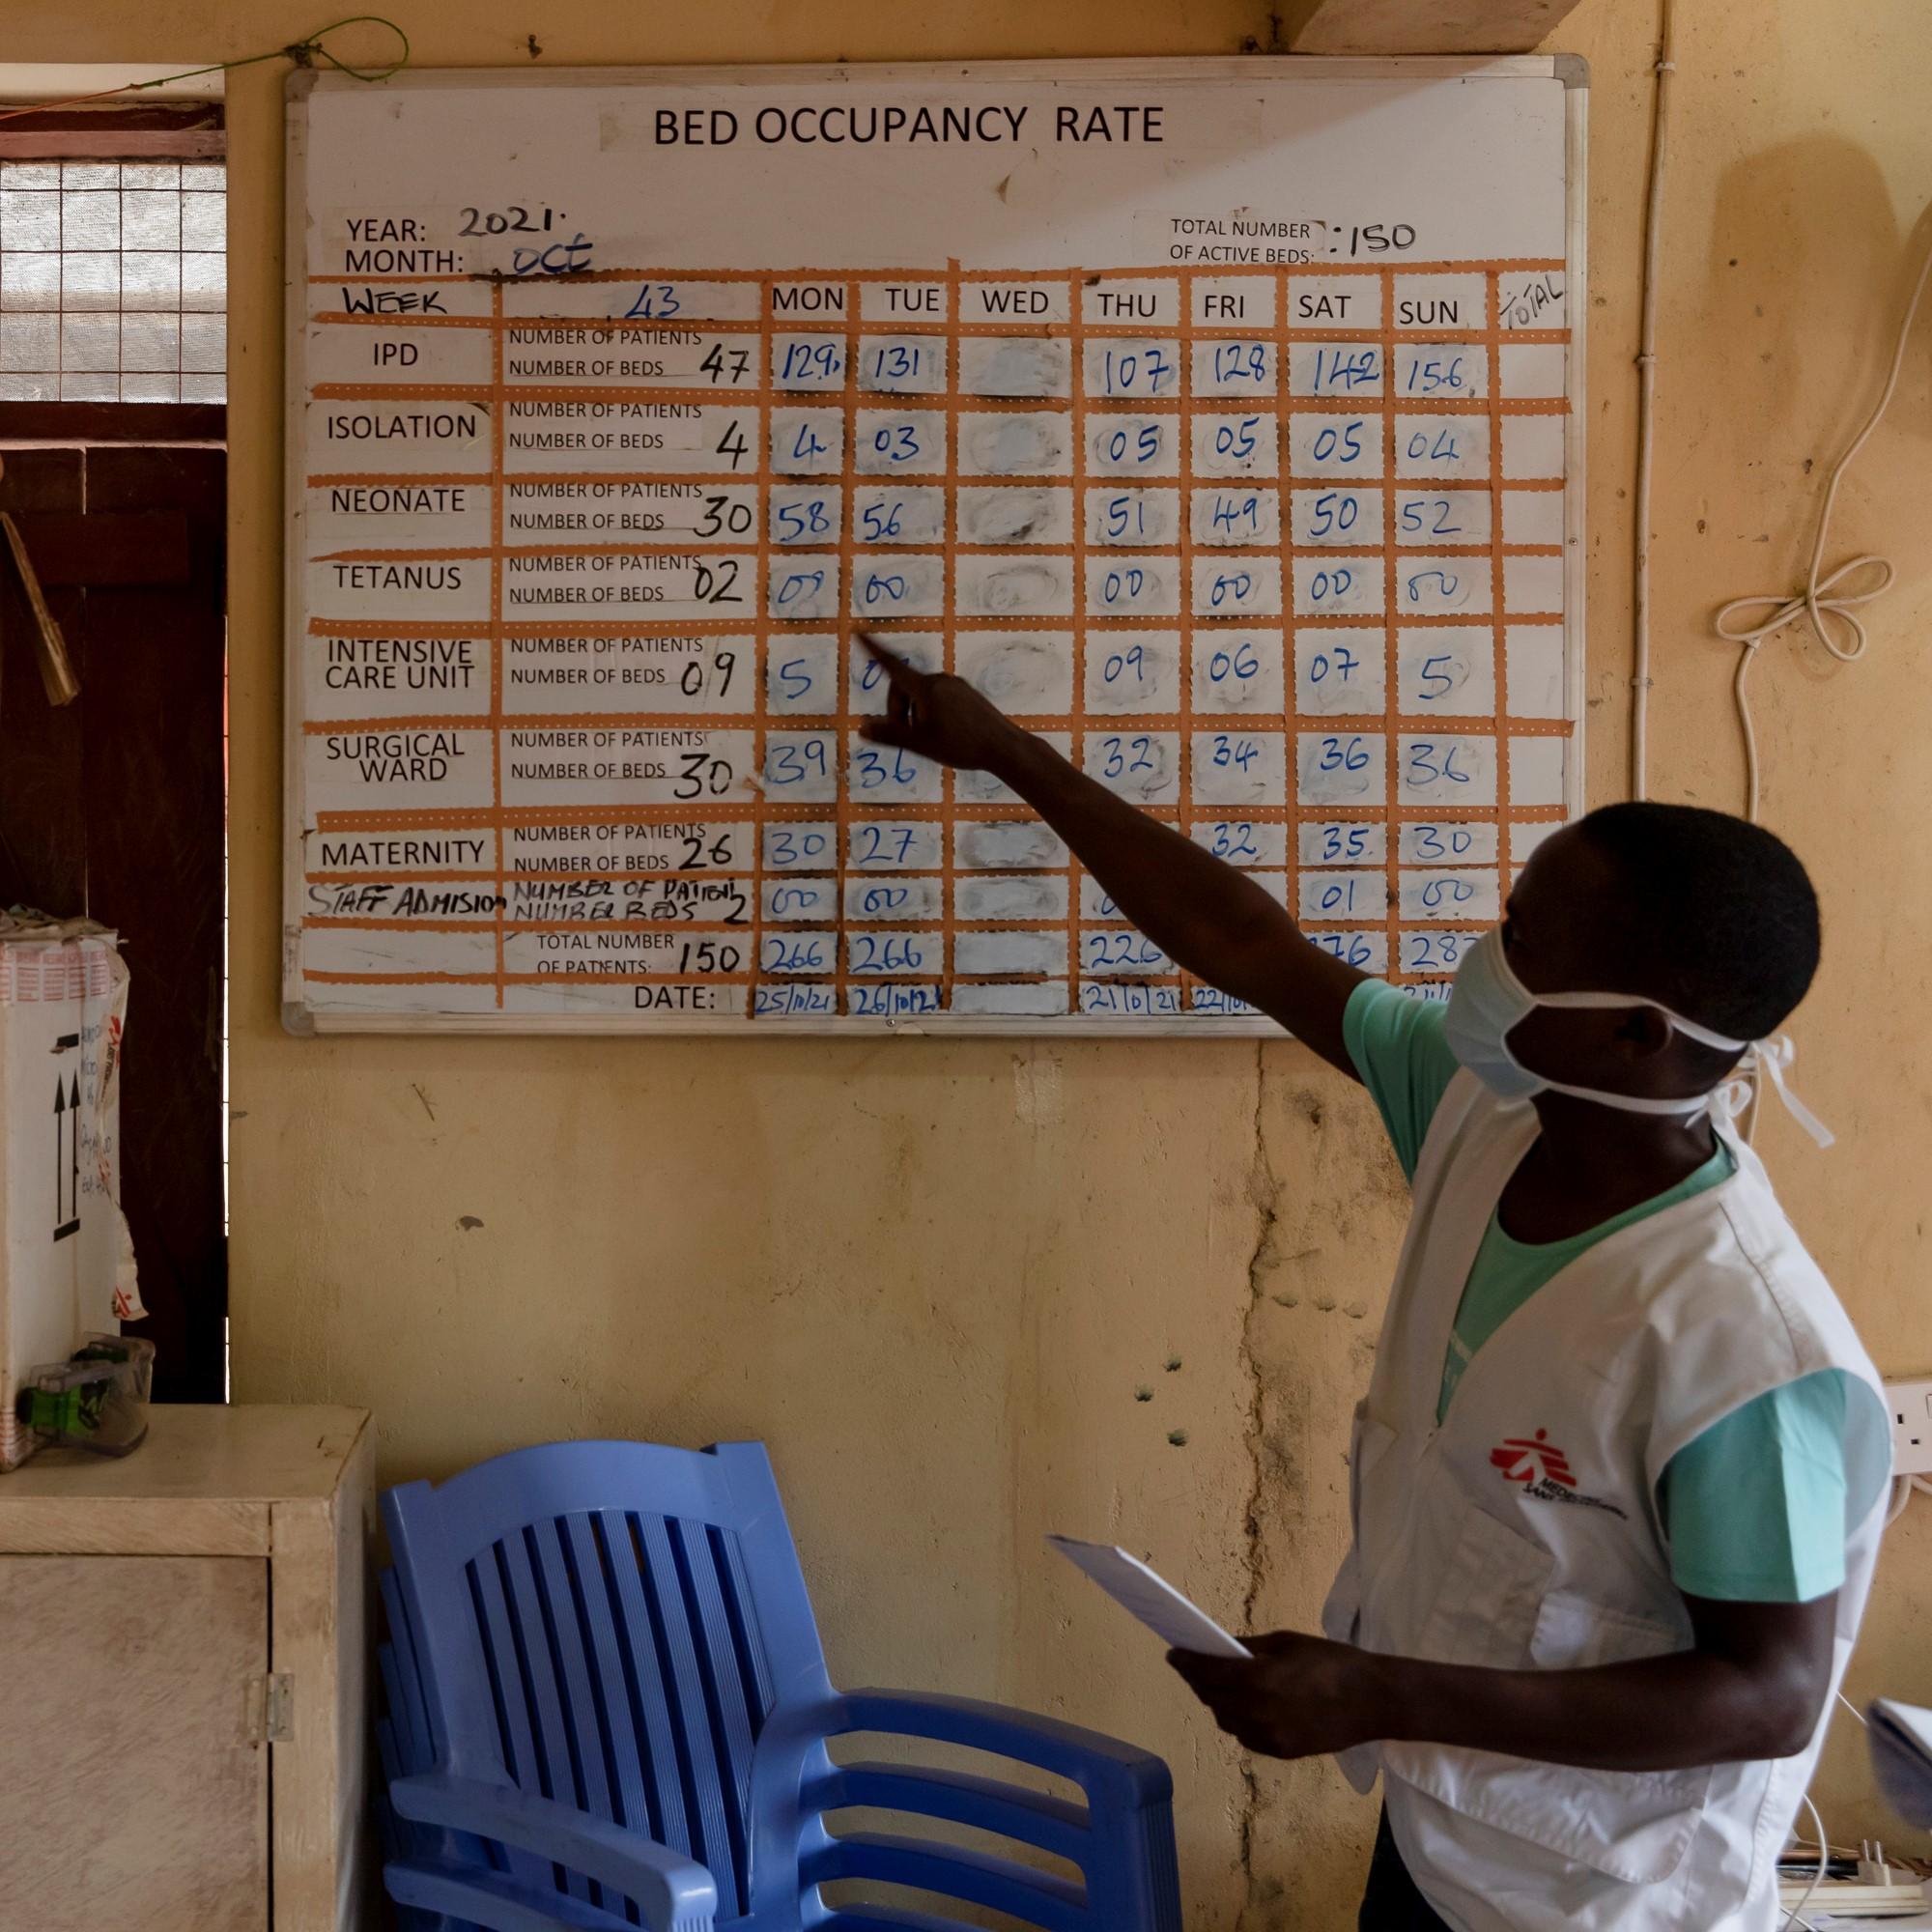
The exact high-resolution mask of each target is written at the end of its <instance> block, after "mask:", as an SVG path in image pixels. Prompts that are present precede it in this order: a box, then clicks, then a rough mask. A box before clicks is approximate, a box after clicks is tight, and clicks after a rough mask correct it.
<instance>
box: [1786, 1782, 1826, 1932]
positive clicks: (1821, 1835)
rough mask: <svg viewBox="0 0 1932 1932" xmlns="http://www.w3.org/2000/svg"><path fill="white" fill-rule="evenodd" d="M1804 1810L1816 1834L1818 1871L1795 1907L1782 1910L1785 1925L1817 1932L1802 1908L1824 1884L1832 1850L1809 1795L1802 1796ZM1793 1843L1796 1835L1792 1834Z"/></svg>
mask: <svg viewBox="0 0 1932 1932" xmlns="http://www.w3.org/2000/svg"><path fill="white" fill-rule="evenodd" d="M1804 1808H1805V1810H1807V1811H1808V1812H1810V1814H1811V1823H1812V1825H1813V1826H1814V1827H1815V1828H1816V1829H1817V1833H1818V1869H1817V1870H1816V1871H1814V1872H1813V1873H1812V1874H1811V1883H1810V1884H1809V1885H1807V1886H1806V1887H1805V1888H1804V1896H1803V1897H1802V1898H1801V1899H1800V1900H1799V1901H1798V1903H1797V1904H1796V1905H1787V1906H1786V1907H1785V1908H1784V1922H1785V1923H1786V1924H1787V1925H1802V1926H1804V1932H1818V1928H1817V1927H1816V1926H1815V1925H1813V1924H1812V1922H1811V1921H1810V1919H1808V1918H1805V1916H1804V1908H1805V1907H1806V1906H1807V1905H1809V1904H1810V1903H1811V1900H1812V1898H1813V1897H1814V1896H1815V1895H1816V1893H1817V1890H1818V1888H1819V1887H1820V1886H1821V1885H1823V1884H1824V1883H1825V1869H1826V1867H1827V1866H1828V1865H1829V1864H1830V1863H1831V1862H1832V1848H1831V1846H1830V1845H1829V1844H1827V1843H1826V1842H1825V1821H1824V1819H1822V1818H1821V1817H1819V1815H1818V1807H1817V1805H1815V1804H1812V1802H1811V1794H1810V1793H1809V1792H1808V1791H1807V1792H1806V1793H1805V1794H1804ZM1793 1835H1794V1841H1795V1839H1796V1834H1795V1833H1794V1834H1793Z"/></svg>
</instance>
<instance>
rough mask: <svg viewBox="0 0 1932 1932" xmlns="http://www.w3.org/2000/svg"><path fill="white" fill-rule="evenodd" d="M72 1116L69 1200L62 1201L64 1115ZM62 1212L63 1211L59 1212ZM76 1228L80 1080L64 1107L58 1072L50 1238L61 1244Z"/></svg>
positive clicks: (64, 1094)
mask: <svg viewBox="0 0 1932 1932" xmlns="http://www.w3.org/2000/svg"><path fill="white" fill-rule="evenodd" d="M70 1111H71V1113H72V1115H73V1150H72V1155H71V1172H72V1175H73V1199H72V1201H71V1202H67V1201H64V1200H63V1198H62V1193H61V1188H62V1182H63V1179H64V1178H65V1176H66V1175H67V1173H68V1172H69V1171H70V1156H69V1151H68V1119H67V1117H68V1114H69V1112H70ZM63 1209H65V1210H66V1211H65V1212H63ZM79 1228H80V1081H79V1079H78V1078H77V1077H76V1079H75V1080H74V1083H73V1105H72V1107H71V1109H70V1108H69V1105H68V1097H67V1083H66V1082H65V1081H64V1080H63V1079H62V1078H61V1077H60V1075H59V1074H58V1073H56V1074H55V1075H54V1239H55V1240H57V1241H64V1240H66V1239H67V1237H68V1236H70V1235H71V1234H75V1233H77V1232H78V1230H79Z"/></svg>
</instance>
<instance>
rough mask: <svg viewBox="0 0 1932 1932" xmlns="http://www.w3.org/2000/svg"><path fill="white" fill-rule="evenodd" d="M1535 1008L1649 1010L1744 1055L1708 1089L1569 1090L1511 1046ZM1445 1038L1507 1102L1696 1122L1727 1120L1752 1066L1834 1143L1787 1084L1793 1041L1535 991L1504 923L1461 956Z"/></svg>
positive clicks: (1641, 1003) (1624, 1004) (1622, 996)
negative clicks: (1548, 1098)
mask: <svg viewBox="0 0 1932 1932" xmlns="http://www.w3.org/2000/svg"><path fill="white" fill-rule="evenodd" d="M1538 1007H1558V1008H1563V1007H1569V1008H1587V1009H1594V1010H1599V1011H1609V1010H1614V1009H1618V1008H1631V1007H1649V1008H1651V1009H1654V1010H1655V1011H1657V1012H1661V1013H1662V1015H1663V1016H1664V1018H1665V1019H1667V1020H1668V1021H1669V1022H1670V1024H1671V1025H1672V1026H1673V1027H1675V1028H1676V1029H1677V1031H1678V1032H1679V1033H1681V1034H1683V1035H1684V1036H1685V1037H1687V1038H1690V1039H1694V1040H1696V1041H1698V1042H1699V1044H1701V1045H1704V1046H1710V1047H1716V1048H1717V1049H1718V1050H1719V1052H1722V1053H1742V1054H1744V1055H1745V1056H1746V1058H1745V1060H1744V1061H1743V1062H1741V1063H1740V1065H1739V1066H1738V1067H1737V1068H1736V1069H1735V1070H1734V1072H1733V1073H1731V1074H1729V1075H1727V1076H1726V1077H1725V1078H1724V1079H1723V1080H1722V1081H1721V1082H1720V1083H1719V1085H1718V1086H1716V1087H1714V1088H1713V1089H1712V1090H1711V1091H1710V1092H1709V1093H1707V1094H1686V1095H1684V1096H1682V1097H1679V1098H1668V1099H1663V1098H1654V1097H1652V1096H1651V1095H1648V1094H1613V1093H1608V1092H1606V1091H1605V1090H1604V1089H1602V1088H1598V1087H1569V1086H1565V1085H1564V1083H1563V1082H1562V1081H1560V1080H1547V1079H1545V1078H1544V1076H1543V1075H1542V1074H1541V1073H1533V1072H1532V1071H1531V1070H1530V1069H1529V1068H1528V1067H1527V1066H1525V1065H1523V1064H1522V1062H1521V1061H1520V1060H1519V1059H1518V1058H1517V1057H1516V1055H1515V1054H1514V1053H1512V1052H1511V1051H1510V1045H1509V1037H1510V1034H1511V1033H1512V1032H1513V1031H1514V1029H1516V1028H1517V1027H1519V1026H1520V1025H1521V1024H1522V1022H1523V1021H1524V1020H1526V1019H1527V1018H1528V1017H1529V1016H1530V1014H1531V1013H1533V1012H1534V1011H1535V1010H1536V1009H1537V1008H1538ZM1442 1035H1443V1038H1444V1039H1445V1040H1447V1042H1448V1045H1449V1050H1450V1052H1451V1053H1453V1054H1454V1055H1455V1056H1456V1059H1457V1061H1458V1062H1459V1063H1460V1064H1461V1065H1463V1066H1466V1067H1467V1068H1468V1069H1469V1071H1470V1072H1471V1073H1473V1074H1474V1075H1475V1076H1476V1078H1477V1079H1478V1080H1480V1081H1481V1082H1482V1083H1483V1085H1484V1086H1485V1087H1487V1088H1488V1089H1489V1090H1490V1092H1491V1093H1492V1094H1496V1095H1497V1096H1498V1097H1499V1098H1501V1099H1504V1100H1528V1099H1532V1098H1533V1097H1534V1096H1535V1095H1536V1094H1569V1095H1570V1096H1571V1097H1572V1098H1573V1099H1577V1100H1594V1101H1595V1102H1596V1103H1597V1104H1598V1105H1599V1106H1603V1107H1615V1108H1618V1109H1620V1110H1621V1111H1622V1112H1624V1113H1627V1114H1659V1115H1669V1116H1674V1117H1675V1118H1677V1119H1680V1120H1686V1121H1691V1120H1695V1119H1697V1118H1698V1117H1699V1116H1700V1115H1703V1114H1706V1113H1711V1112H1714V1111H1715V1112H1717V1113H1719V1114H1720V1115H1722V1116H1723V1117H1724V1118H1726V1119H1728V1118H1729V1117H1730V1115H1731V1114H1733V1113H1734V1112H1735V1111H1736V1110H1737V1108H1738V1107H1739V1106H1740V1105H1741V1104H1742V1100H1743V1097H1744V1096H1747V1094H1748V1092H1749V1089H1748V1087H1747V1085H1746V1082H1745V1079H1744V1078H1743V1077H1741V1076H1743V1075H1746V1074H1747V1073H1749V1072H1751V1071H1758V1072H1762V1073H1763V1074H1764V1075H1765V1076H1766V1077H1767V1078H1768V1079H1769V1080H1770V1082H1771V1084H1772V1085H1773V1087H1775V1088H1776V1090H1777V1096H1778V1098H1779V1099H1780V1100H1782V1101H1783V1102H1784V1105H1785V1108H1786V1110H1787V1111H1788V1112H1789V1113H1790V1114H1791V1117H1792V1118H1793V1119H1794V1120H1795V1121H1797V1122H1798V1123H1799V1124H1800V1125H1801V1126H1802V1127H1804V1130H1805V1132H1806V1133H1808V1134H1809V1135H1810V1136H1811V1138H1812V1139H1813V1140H1814V1141H1816V1142H1817V1143H1818V1145H1819V1146H1820V1147H1830V1146H1831V1145H1832V1135H1831V1132H1830V1131H1829V1129H1827V1128H1826V1126H1825V1125H1824V1123H1823V1122H1821V1121H1819V1119H1818V1118H1817V1116H1816V1115H1815V1114H1813V1113H1812V1112H1811V1111H1810V1110H1809V1109H1808V1108H1807V1107H1806V1106H1805V1105H1804V1102H1803V1101H1802V1100H1800V1099H1799V1097H1798V1095H1797V1094H1794V1093H1792V1091H1791V1090H1790V1088H1789V1087H1787V1086H1786V1085H1785V1082H1784V1069H1785V1067H1786V1066H1788V1065H1790V1063H1791V1058H1792V1048H1791V1042H1790V1041H1789V1040H1788V1039H1784V1038H1781V1037H1780V1038H1776V1039H1763V1040H1743V1039H1731V1038H1729V1037H1726V1036H1725V1035H1723V1034H1720V1033H1713V1032H1712V1031H1711V1029H1710V1028H1709V1027H1703V1026H1699V1025H1698V1024H1697V1023H1696V1021H1695V1020H1687V1019H1686V1018H1685V1017H1684V1016H1683V1014H1681V1013H1674V1012H1672V1011H1671V1010H1670V1009H1669V1008H1668V1007H1666V1006H1662V1005H1660V1004H1659V1002H1657V1001H1656V1000H1645V999H1640V998H1638V997H1637V996H1635V995H1634V994H1631V993H1532V992H1531V991H1530V990H1529V988H1528V987H1527V986H1525V985H1524V984H1523V983H1522V981H1521V980H1519V979H1518V978H1517V976H1516V974H1515V973H1514V972H1513V971H1512V970H1511V967H1510V963H1509V960H1508V957H1507V956H1506V955H1505V953H1504V952H1503V935H1502V928H1501V927H1500V926H1492V928H1491V929H1490V930H1489V931H1488V932H1486V933H1484V935H1483V936H1482V938H1481V939H1479V940H1478V941H1477V942H1476V944H1475V945H1474V946H1472V947H1470V948H1469V950H1468V951H1467V952H1465V953H1463V963H1462V965H1461V966H1460V967H1459V968H1458V969H1457V973H1456V983H1455V986H1454V988H1453V989H1452V991H1451V993H1450V996H1449V1010H1448V1012H1447V1013H1446V1014H1445V1015H1444V1018H1443V1025H1442Z"/></svg>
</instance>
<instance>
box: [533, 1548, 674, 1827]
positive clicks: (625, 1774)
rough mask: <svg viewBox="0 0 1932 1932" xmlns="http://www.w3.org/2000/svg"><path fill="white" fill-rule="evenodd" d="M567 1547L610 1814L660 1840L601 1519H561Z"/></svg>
mask: <svg viewBox="0 0 1932 1932" xmlns="http://www.w3.org/2000/svg"><path fill="white" fill-rule="evenodd" d="M557 1531H558V1533H559V1535H560V1536H561V1537H562V1538H563V1540H564V1543H565V1545H566V1548H567V1551H568V1555H569V1561H570V1570H571V1580H572V1594H573V1600H574V1606H575V1609H576V1612H577V1620H578V1625H579V1629H580V1632H581V1634H582V1644H583V1647H584V1651H585V1654H586V1656H585V1666H586V1674H587V1676H588V1678H589V1682H590V1699H591V1704H592V1707H593V1709H594V1710H595V1712H596V1717H597V1744H598V1751H599V1756H600V1759H601V1761H602V1764H603V1775H604V1789H605V1793H606V1795H607V1798H608V1800H609V1809H608V1810H607V1811H606V1813H605V1815H606V1816H607V1817H608V1818H609V1819H610V1820H611V1823H612V1824H613V1825H624V1826H627V1827H628V1828H629V1829H630V1830H632V1831H634V1832H642V1833H645V1834H646V1835H647V1836H650V1837H656V1836H657V1835H658V1833H657V1830H656V1826H655V1823H654V1821H653V1819H652V1816H651V1806H650V1801H649V1800H648V1798H647V1797H646V1796H645V1790H644V1763H645V1752H644V1748H643V1747H642V1746H641V1744H640V1743H639V1737H638V1732H637V1727H636V1721H635V1717H634V1712H635V1705H634V1702H633V1696H632V1690H631V1684H630V1679H629V1675H628V1673H627V1671H626V1668H625V1662H624V1655H623V1649H622V1643H621V1639H620V1635H619V1633H618V1629H617V1619H616V1616H615V1614H614V1611H613V1608H612V1605H613V1599H612V1597H611V1577H610V1574H609V1566H610V1556H609V1554H608V1552H607V1550H606V1548H605V1545H604V1541H603V1537H602V1535H601V1533H600V1523H599V1520H598V1518H596V1517H595V1516H593V1515H591V1514H589V1513H588V1512H579V1513H578V1514H576V1515H574V1516H567V1517H562V1518H560V1519H558V1521H557Z"/></svg>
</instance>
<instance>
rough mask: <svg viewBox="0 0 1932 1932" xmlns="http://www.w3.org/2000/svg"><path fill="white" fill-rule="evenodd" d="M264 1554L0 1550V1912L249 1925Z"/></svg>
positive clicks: (255, 1926)
mask: <svg viewBox="0 0 1932 1932" xmlns="http://www.w3.org/2000/svg"><path fill="white" fill-rule="evenodd" d="M268 1667H269V1566H268V1564H267V1563H266V1562H265V1561H264V1560H262V1559H261V1558H259V1557H242V1556H0V1713H4V1715H5V1720H6V1722H5V1729H6V1734H7V1736H8V1737H9V1738H11V1739H12V1740H14V1744H15V1745H16V1746H17V1747H18V1748H17V1749H15V1750H14V1752H13V1753H12V1754H11V1761H10V1770H9V1776H8V1779H7V1791H6V1799H5V1809H4V1816H0V1920H4V1922H5V1923H7V1924H10V1925H14V1924H17V1925H21V1926H28V1925H31V1926H33V1927H34V1928H35V1932H123V1928H126V1932H134V1928H136V1927H138V1928H139V1929H140V1932H266V1928H267V1927H268V1924H269V1747H268V1746H267V1745H266V1744H262V1743H260V1742H258V1741H257V1738H258V1737H259V1731H258V1729H257V1724H256V1716H255V1714H256V1713H257V1712H258V1711H259V1709H260V1704H259V1696H258V1693H257V1692H256V1690H254V1689H253V1688H252V1687H254V1686H256V1685H258V1684H259V1682H260V1680H261V1679H262V1677H263V1676H264V1674H265V1673H266V1672H267V1670H268Z"/></svg>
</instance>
